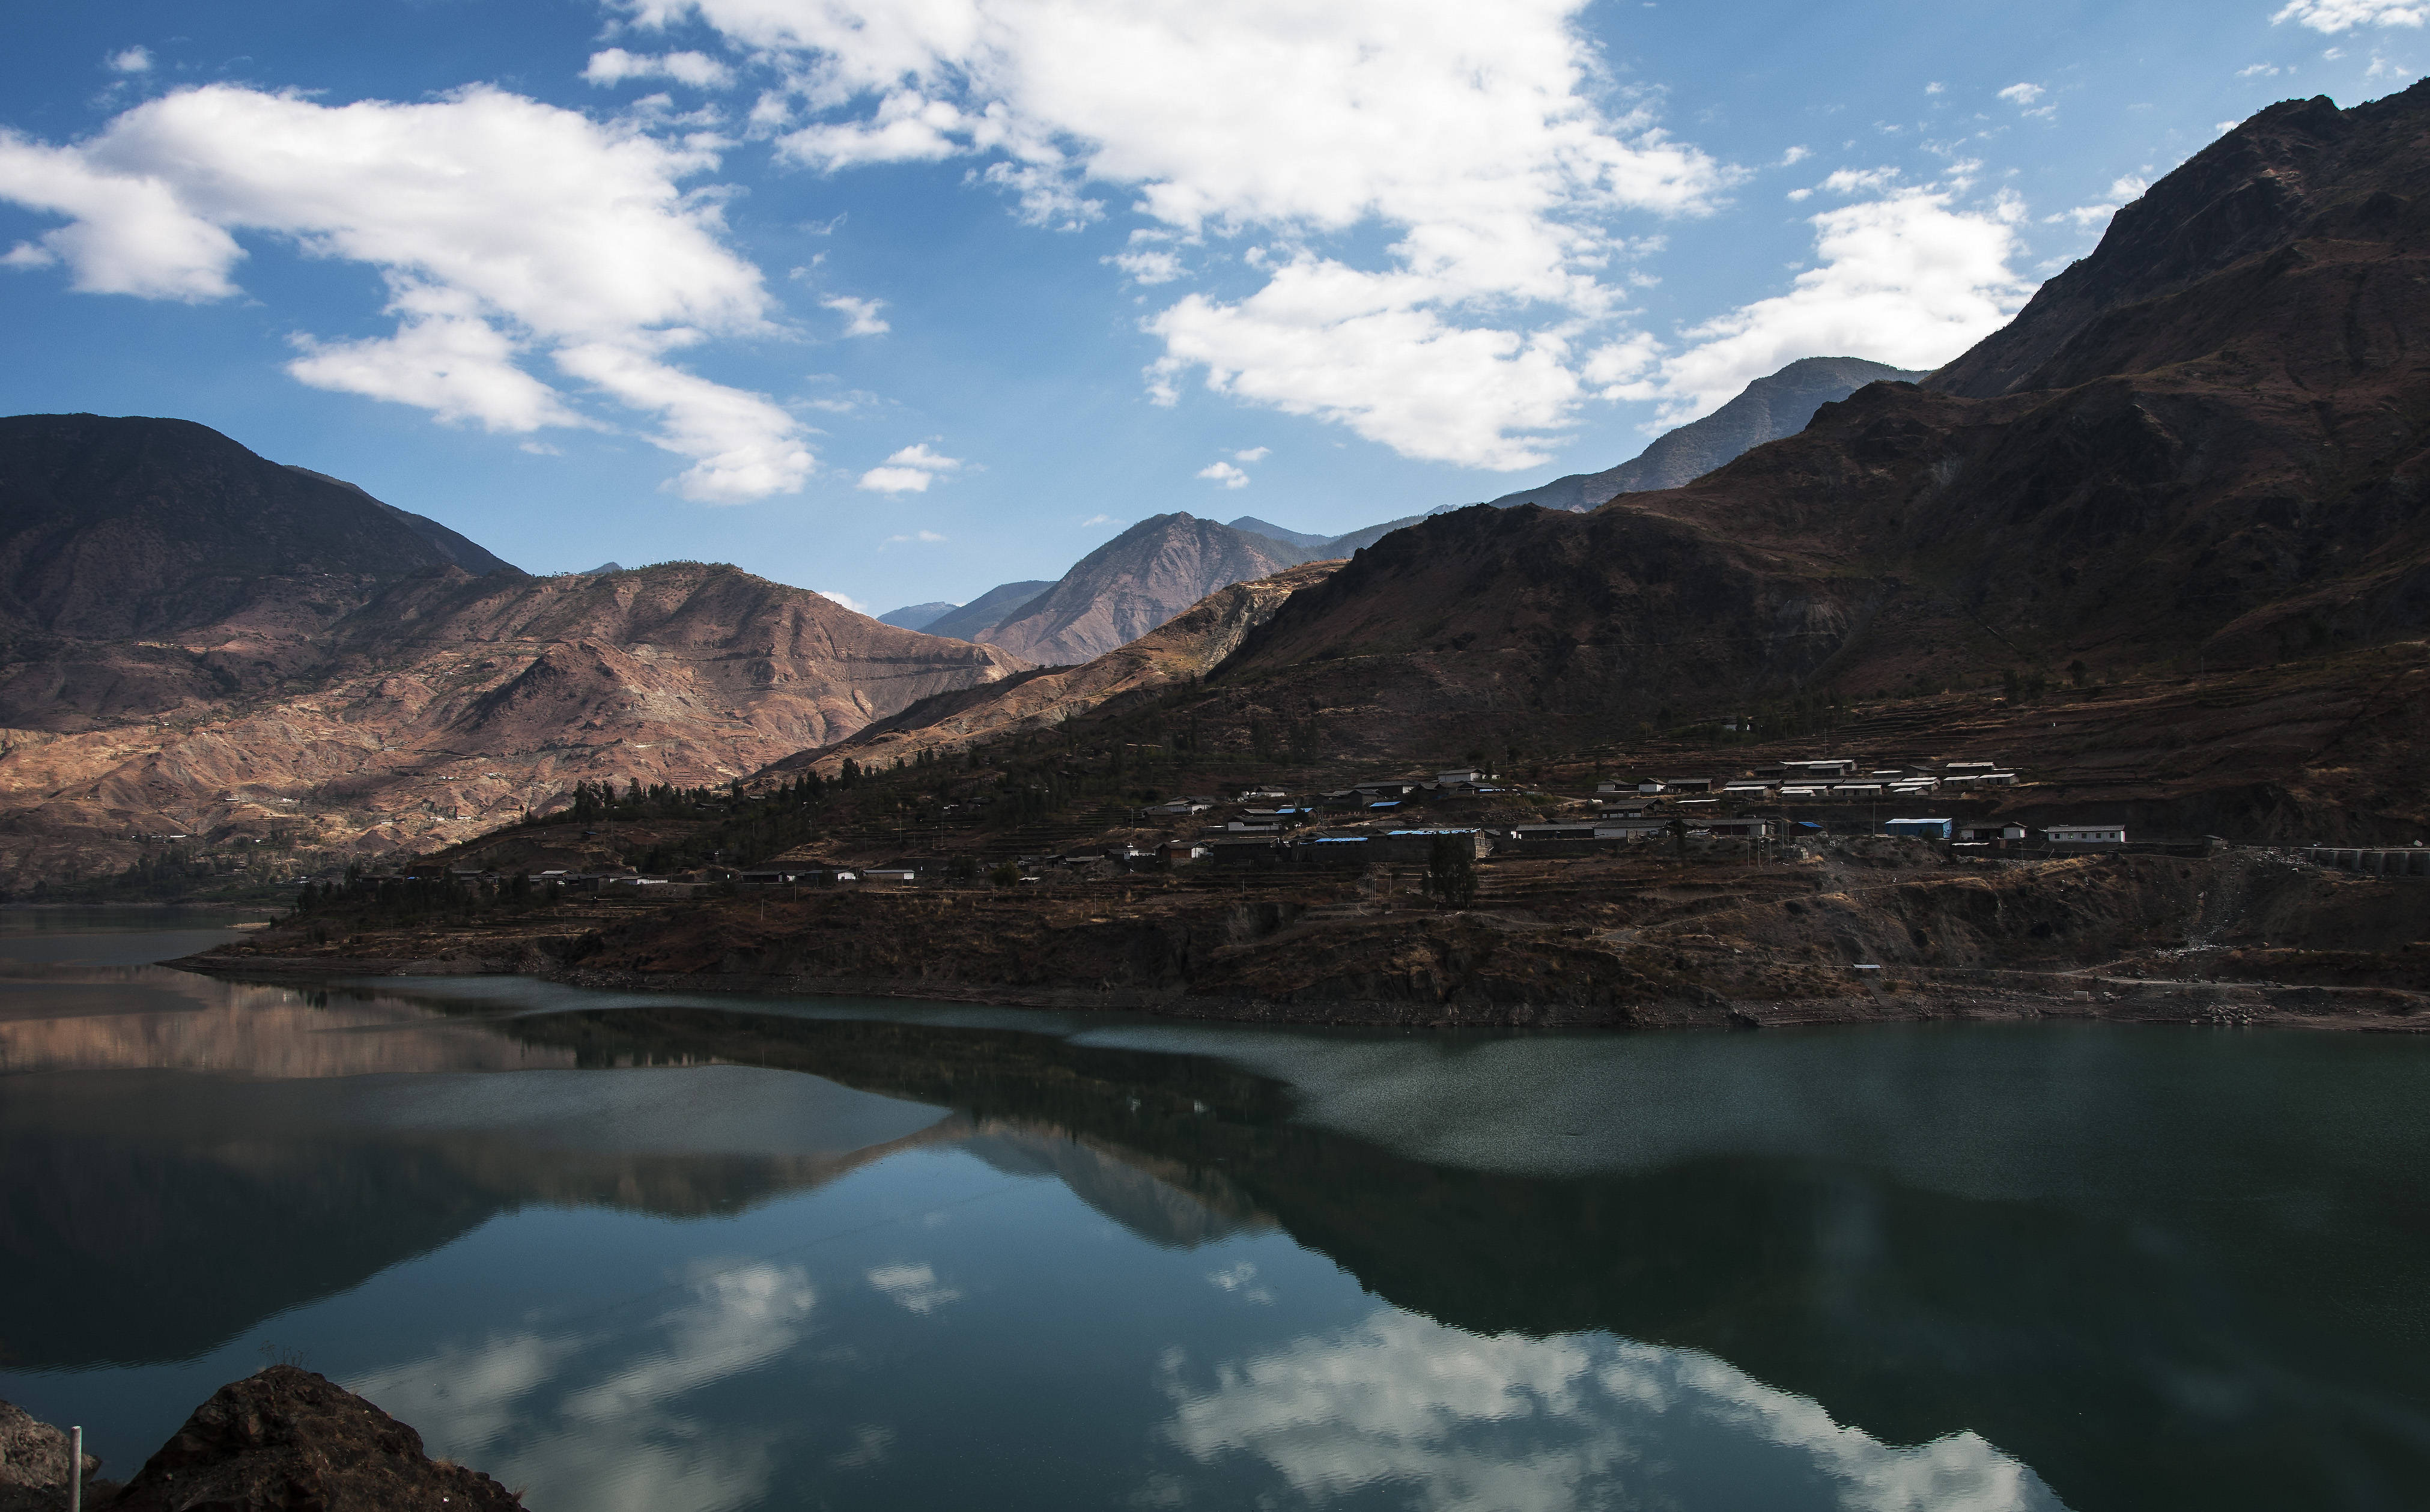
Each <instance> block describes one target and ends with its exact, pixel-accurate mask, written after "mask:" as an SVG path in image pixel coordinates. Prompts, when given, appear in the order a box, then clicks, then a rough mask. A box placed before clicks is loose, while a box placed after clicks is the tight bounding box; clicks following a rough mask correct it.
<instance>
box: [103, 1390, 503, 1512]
mask: <svg viewBox="0 0 2430 1512" xmlns="http://www.w3.org/2000/svg"><path fill="white" fill-rule="evenodd" d="M108 1506H109V1507H110V1508H112V1509H113V1512H121V1509H126V1512H201V1509H204V1508H208V1509H209V1512H272V1509H278V1512H307V1509H309V1512H357V1509H361V1512H372V1509H374V1508H375V1509H377V1512H425V1509H426V1512H520V1509H521V1508H522V1506H523V1502H522V1501H521V1500H520V1499H519V1498H518V1497H516V1496H515V1495H513V1494H512V1493H511V1492H509V1491H508V1489H507V1488H506V1487H503V1486H500V1485H499V1484H498V1483H497V1482H495V1481H493V1480H491V1479H490V1477H488V1476H487V1475H484V1474H482V1473H481V1472H480V1471H478V1470H467V1469H465V1468H464V1467H463V1466H461V1465H455V1464H450V1463H448V1462H447V1461H445V1460H434V1459H432V1458H431V1457H430V1456H429V1455H427V1454H424V1453H423V1451H422V1436H421V1435H420V1434H418V1433H415V1432H414V1431H413V1430H412V1429H411V1428H408V1427H407V1426H406V1425H405V1424H404V1423H401V1422H399V1421H396V1420H395V1419H394V1418H391V1417H390V1416H389V1415H388V1414H387V1413H385V1412H382V1411H381V1410H380V1409H379V1408H377V1407H375V1406H373V1405H372V1404H370V1403H368V1402H366V1401H364V1400H363V1399H362V1398H360V1397H358V1396H357V1395H355V1394H354V1393H353V1392H351V1391H349V1390H347V1389H346V1388H345V1387H341V1386H338V1385H336V1384H335V1383H333V1382H331V1381H330V1380H328V1379H327V1378H326V1377H325V1376H320V1375H315V1374H313V1373H312V1372H311V1371H302V1370H297V1369H296V1368H295V1367H294V1366H291V1365H274V1366H272V1367H271V1368H270V1369H268V1370H266V1371H262V1372H261V1373H259V1374H258V1375H253V1376H248V1377H246V1378H245V1379H244V1380H241V1381H235V1382H231V1383H229V1384H228V1385H226V1386H224V1387H220V1388H219V1390H218V1391H216V1392H214V1393H213V1394H212V1396H211V1399H210V1400H209V1401H208V1402H206V1403H204V1404H202V1405H201V1406H199V1407H196V1408H195V1409H194V1415H193V1416H192V1417H191V1418H188V1419H187V1420H186V1425H185V1426H184V1427H182V1428H180V1429H178V1430H177V1432H176V1435H175V1437H172V1438H171V1439H170V1440H169V1441H168V1442H167V1443H165V1444H163V1445H161V1446H160V1448H159V1450H158V1452H157V1453H155V1454H153V1456H152V1457H151V1458H150V1459H149V1460H146V1461H145V1462H144V1465H143V1469H142V1470H141V1471H139V1472H138V1473H137V1474H136V1477H135V1478H134V1479H133V1480H131V1481H129V1482H127V1483H126V1488H125V1490H124V1491H123V1492H121V1493H120V1494H119V1497H118V1499H117V1500H116V1501H114V1502H111V1503H108Z"/></svg>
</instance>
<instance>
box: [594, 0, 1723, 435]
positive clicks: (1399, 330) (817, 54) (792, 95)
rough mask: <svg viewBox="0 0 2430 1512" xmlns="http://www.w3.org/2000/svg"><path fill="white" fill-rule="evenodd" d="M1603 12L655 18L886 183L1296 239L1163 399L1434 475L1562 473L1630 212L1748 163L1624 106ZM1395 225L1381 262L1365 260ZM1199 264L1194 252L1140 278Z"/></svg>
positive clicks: (1162, 262) (839, 164) (1201, 338)
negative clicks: (942, 173)
mask: <svg viewBox="0 0 2430 1512" xmlns="http://www.w3.org/2000/svg"><path fill="white" fill-rule="evenodd" d="M624 8H625V9H626V10H628V11H629V13H630V15H631V17H632V19H633V20H634V21H635V22H636V23H637V24H638V25H641V26H645V27H647V26H660V25H672V24H676V23H680V22H687V21H690V20H691V19H692V18H695V17H697V18H699V19H701V20H705V21H706V22H707V23H708V24H709V25H712V26H713V27H715V28H717V29H718V30H719V31H720V32H721V33H723V34H724V37H725V39H726V40H727V41H728V42H730V43H732V44H734V45H735V46H737V47H741V48H747V49H751V50H753V51H755V52H756V53H758V54H760V55H762V56H765V57H768V58H771V59H772V60H773V61H774V62H776V63H777V64H778V65H779V66H781V67H783V68H785V69H787V70H788V71H789V77H788V82H787V85H786V88H785V90H784V91H783V99H782V100H781V101H780V102H779V103H778V104H777V106H776V107H775V108H771V109H766V110H762V111H758V112H755V118H757V119H759V120H761V121H763V122H770V123H774V122H776V121H779V120H781V121H782V122H783V123H784V130H783V135H782V136H781V137H780V139H779V140H780V150H781V151H782V152H784V153H785V154H786V155H788V156H790V157H791V158H793V159H794V160H797V161H799V162H802V163H805V164H807V165H809V166H812V167H815V168H818V169H821V170H824V171H828V172H834V171H839V170H842V169H846V168H850V167H852V166H854V165H857V164H863V163H878V162H918V161H934V160H939V159H943V158H956V157H977V158H988V159H991V160H990V162H989V164H988V166H987V167H986V169H985V170H984V171H983V173H982V174H980V177H981V180H982V181H984V182H990V183H993V184H996V185H998V186H999V187H1001V188H1003V189H1005V190H1006V191H1007V192H1009V193H1011V194H1012V195H1013V196H1014V197H1015V199H1016V201H1017V203H1018V207H1019V213H1021V214H1022V215H1023V216H1024V218H1026V219H1028V220H1031V221H1033V222H1036V223H1038V224H1051V225H1074V224H1085V223H1086V222H1087V221H1089V220H1090V219H1092V218H1093V217H1095V216H1097V215H1099V214H1101V213H1103V211H1102V206H1101V205H1100V204H1099V202H1098V201H1097V200H1095V199H1092V198H1090V196H1089V192H1088V191H1089V188H1090V186H1092V185H1111V186H1117V187H1120V188H1122V189H1123V190H1126V191H1130V192H1131V194H1132V195H1133V196H1134V203H1133V206H1132V208H1133V209H1134V210H1135V211H1136V212H1137V213H1139V214H1140V215H1142V216H1144V217H1146V218H1147V220H1148V221H1149V222H1151V223H1152V224H1153V228H1155V229H1158V230H1161V231H1164V232H1169V233H1171V234H1172V235H1173V236H1176V237H1180V238H1185V239H1187V238H1220V239H1233V238H1238V237H1240V236H1243V235H1248V234H1261V235H1270V236H1272V237H1273V245H1272V248H1271V250H1270V254H1269V256H1268V257H1267V259H1266V260H1265V261H1263V262H1262V263H1251V264H1249V265H1248V266H1250V267H1251V268H1253V269H1254V270H1256V271H1255V274H1253V276H1259V277H1262V278H1263V280H1264V284H1263V287H1262V288H1260V289H1257V291H1254V292H1252V293H1250V294H1248V295H1247V296H1245V297H1240V298H1234V297H1230V296H1228V295H1223V296H1219V295H1216V294H1211V293H1198V294H1192V295H1190V296H1189V297H1187V298H1185V299H1183V300H1181V301H1179V302H1178V303H1176V304H1174V305H1173V306H1171V307H1168V308H1166V309H1164V310H1161V311H1159V312H1157V313H1156V314H1154V315H1153V316H1152V317H1151V318H1150V319H1149V320H1148V321H1147V322H1146V323H1145V326H1146V329H1147V330H1148V331H1149V333H1150V334H1152V335H1154V336H1156V337H1157V338H1159V339H1160V340H1162V341H1163V342H1164V345H1165V351H1164V356H1163V359H1162V360H1161V361H1160V362H1158V363H1157V364H1156V365H1154V366H1153V367H1152V368H1151V369H1150V371H1149V374H1148V381H1149V385H1150V391H1151V394H1152V396H1153V397H1155V398H1156V399H1157V401H1158V402H1161V403H1172V402H1177V400H1178V399H1179V396H1180V392H1181V382H1182V379H1183V378H1184V377H1185V376H1186V375H1189V374H1204V379H1205V382H1206V385H1207V388H1208V389H1209V390H1214V391H1217V392H1220V393H1224V394H1228V395H1230V396H1232V397H1234V398H1236V399H1239V400H1240V401H1242V402H1245V403H1249V404H1254V405H1260V406H1265V407H1273V408H1276V409H1281V410H1284V411H1286V412H1289V413H1293V414H1303V415H1313V416H1317V417H1320V418H1323V419H1325V420H1327V421H1330V422H1332V423H1335V424H1341V425H1344V426H1347V427H1349V428H1351V429H1352V430H1354V431H1356V433H1358V434H1359V435H1362V436H1365V437H1367V438H1368V439H1370V440H1375V441H1377V442H1380V443H1382V444H1384V445H1386V446H1389V447H1391V448H1392V449H1394V450H1396V451H1399V452H1401V453H1403V454H1404V455H1406V456H1410V457H1425V458H1432V459H1437V460H1443V461H1450V462H1456V463H1460V464H1464V465H1471V466H1482V467H1495V468H1517V467H1526V466H1532V465H1535V464H1537V463H1538V462H1540V461H1541V460H1543V459H1544V458H1545V457H1547V456H1548V455H1549V454H1548V452H1547V450H1546V447H1547V445H1548V443H1549V442H1550V441H1551V440H1554V439H1555V438H1554V437H1553V435H1552V434H1551V433H1553V432H1556V431H1557V430H1558V429H1559V428H1560V427H1561V426H1563V425H1565V424H1568V423H1569V422H1570V421H1571V419H1572V418H1573V415H1574V413H1575V411H1576V408H1577V407H1578V405H1579V404H1580V403H1581V401H1582V400H1583V398H1584V397H1585V394H1584V390H1582V388H1581V386H1580V384H1579V382H1578V379H1577V375H1576V373H1575V371H1574V369H1573V360H1574V358H1573V343H1574V341H1575V340H1576V338H1577V334H1578V332H1579V331H1580V330H1581V328H1582V327H1583V326H1585V325H1587V324H1595V323H1603V322H1608V321H1610V320H1613V319H1616V318H1618V316H1619V312H1620V310H1621V309H1622V308H1623V305H1624V298H1623V296H1624V292H1625V290H1626V287H1627V286H1626V282H1625V276H1624V274H1620V275H1615V274H1613V273H1612V271H1611V263H1612V260H1613V259H1612V258H1611V252H1612V248H1613V246H1614V244H1615V243H1616V242H1617V241H1621V240H1622V238H1621V237H1620V236H1619V235H1618V234H1617V233H1616V230H1615V223H1616V222H1617V221H1619V220H1620V219H1621V218H1622V217H1623V216H1626V215H1631V214H1654V215H1683V214H1698V213H1702V212H1703V211H1705V210H1706V209H1707V208H1710V207H1711V206H1712V204H1713V203H1714V201H1715V199H1716V196H1717V195H1718V194H1719V193H1720V192H1721V191H1723V189H1725V188H1726V187H1727V186H1728V184H1729V183H1730V182H1732V181H1733V179H1734V177H1735V174H1733V173H1732V171H1730V170H1728V169H1725V168H1724V167H1723V166H1722V165H1720V164H1718V163H1716V162H1715V161H1713V159H1712V158H1709V157H1707V156H1706V154H1704V153H1703V152H1701V151H1699V150H1697V149H1696V148H1694V147H1692V146H1689V145H1686V144H1683V143H1680V142H1676V141H1672V140H1670V139H1669V138H1667V137H1666V136H1665V135H1663V133H1662V132H1661V131H1660V130H1659V129H1658V128H1657V126H1656V123H1655V120H1654V118H1653V116H1652V114H1651V113H1650V111H1649V110H1648V109H1647V108H1644V107H1643V106H1641V105H1634V104H1627V103H1621V104H1617V105H1615V104H1613V103H1611V102H1612V100H1613V98H1614V97H1613V96H1612V94H1611V93H1610V91H1608V89H1607V87H1606V81H1605V74H1604V71H1603V69H1602V66H1601V60H1600V58H1598V57H1597V56H1596V53H1595V50H1594V48H1593V46H1592V44H1591V43H1590V42H1588V41H1587V40H1586V39H1585V38H1584V37H1583V36H1582V35H1581V33H1580V32H1579V31H1578V29H1577V28H1576V26H1575V25H1573V20H1574V15H1575V12H1576V11H1577V10H1579V9H1580V8H1582V0H1510V3H1508V4H1506V5H1502V6H1497V7H1496V8H1495V9H1494V17H1493V24H1492V25H1490V26H1485V25H1477V24H1476V22H1475V12H1474V8H1473V5H1471V4H1469V3H1468V0H1340V3H1339V4H1334V5H1328V6H1322V7H1309V6H1305V5H1298V4H1290V3H1288V0H1244V3H1241V4H1238V5H1224V6H1207V5H1203V4H1193V3H1190V0H1144V3H1141V4H1139V5H1133V6H1124V7H1120V8H1111V7H1106V6H1083V5H1072V4H1065V3H1059V0H927V3H924V4H921V5H916V6H906V5H900V4H880V3H878V0H625V4H624ZM1362 230H1364V231H1376V230H1380V231H1382V232H1383V233H1384V234H1385V236H1386V237H1387V238H1388V239H1389V240H1390V245H1389V247H1388V248H1386V249H1385V250H1384V251H1383V252H1382V253H1380V254H1375V255H1372V256H1366V257H1358V258H1354V257H1353V256H1352V255H1351V254H1349V253H1348V252H1346V251H1342V250H1340V249H1339V248H1338V246H1337V245H1336V241H1337V239H1343V238H1346V237H1347V236H1348V234H1349V233H1352V232H1354V231H1362ZM1111 260H1112V261H1113V263H1114V265H1115V266H1117V267H1119V268H1121V269H1122V271H1123V273H1124V274H1126V275H1127V276H1129V277H1130V278H1131V279H1133V280H1134V281H1135V282H1138V283H1140V284H1146V285H1155V284H1160V283H1164V282H1170V281H1172V280H1173V279H1174V278H1177V277H1179V276H1181V274H1182V272H1183V270H1182V267H1181V264H1180V260H1179V258H1178V257H1177V256H1176V255H1175V254H1174V253H1173V251H1172V249H1171V247H1170V246H1169V245H1165V244H1160V243H1154V242H1151V243H1134V244H1133V245H1132V246H1130V247H1129V248H1128V249H1127V250H1125V251H1124V252H1123V253H1120V254H1117V255H1116V256H1115V257H1114V258H1112V259H1111Z"/></svg>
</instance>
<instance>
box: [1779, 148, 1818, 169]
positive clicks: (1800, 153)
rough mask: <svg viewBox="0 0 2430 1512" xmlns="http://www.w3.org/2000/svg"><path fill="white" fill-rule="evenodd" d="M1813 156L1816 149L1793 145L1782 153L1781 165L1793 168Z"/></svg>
mask: <svg viewBox="0 0 2430 1512" xmlns="http://www.w3.org/2000/svg"><path fill="white" fill-rule="evenodd" d="M1813 156H1814V149H1813V148H1811V147H1791V148H1789V150H1788V151H1787V152H1784V153H1782V154H1781V155H1780V166H1781V167H1783V168H1793V167H1795V166H1796V165H1797V164H1799V163H1802V162H1804V161H1805V160H1806V158H1811V157H1813Z"/></svg>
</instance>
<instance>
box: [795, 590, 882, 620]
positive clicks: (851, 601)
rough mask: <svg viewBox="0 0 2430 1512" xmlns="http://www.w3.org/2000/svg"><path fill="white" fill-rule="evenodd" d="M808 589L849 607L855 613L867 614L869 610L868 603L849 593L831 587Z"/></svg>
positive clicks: (832, 601)
mask: <svg viewBox="0 0 2430 1512" xmlns="http://www.w3.org/2000/svg"><path fill="white" fill-rule="evenodd" d="M810 591H811V592H813V593H816V594H817V595H818V596H819V597H821V598H823V599H826V600H828V601H829V602H831V603H836V604H841V605H842V606H844V607H845V608H847V609H850V610H851V611H852V612H853V613H855V614H867V613H868V612H869V606H868V605H866V604H863V603H862V602H861V601H860V600H858V599H857V598H854V597H853V596H852V595H851V594H849V593H839V592H837V591H836V590H833V589H831V588H816V589H812V590H810Z"/></svg>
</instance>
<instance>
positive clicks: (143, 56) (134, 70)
mask: <svg viewBox="0 0 2430 1512" xmlns="http://www.w3.org/2000/svg"><path fill="white" fill-rule="evenodd" d="M102 66H103V67H105V68H107V69H108V70H109V71H110V72H111V73H113V74H149V73H151V72H152V49H150V48H149V47H129V48H128V49H126V50H125V52H123V53H112V54H110V55H109V56H108V58H104V59H103V60H102Z"/></svg>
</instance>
